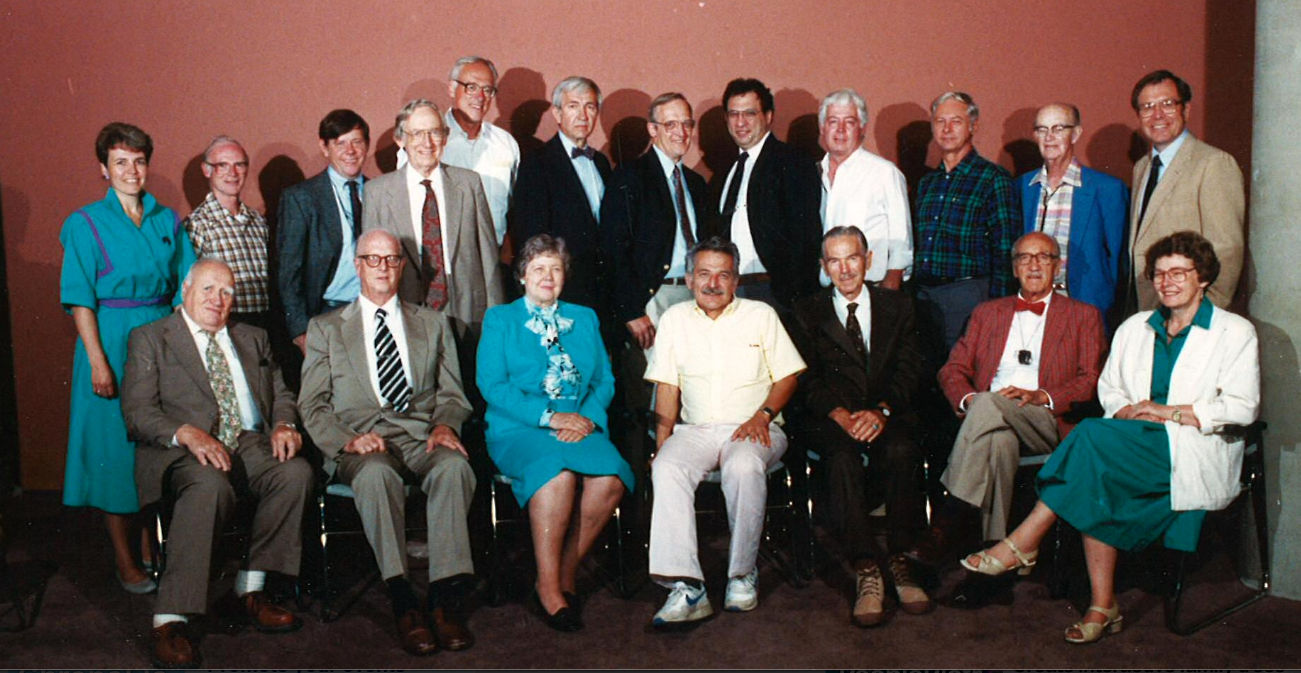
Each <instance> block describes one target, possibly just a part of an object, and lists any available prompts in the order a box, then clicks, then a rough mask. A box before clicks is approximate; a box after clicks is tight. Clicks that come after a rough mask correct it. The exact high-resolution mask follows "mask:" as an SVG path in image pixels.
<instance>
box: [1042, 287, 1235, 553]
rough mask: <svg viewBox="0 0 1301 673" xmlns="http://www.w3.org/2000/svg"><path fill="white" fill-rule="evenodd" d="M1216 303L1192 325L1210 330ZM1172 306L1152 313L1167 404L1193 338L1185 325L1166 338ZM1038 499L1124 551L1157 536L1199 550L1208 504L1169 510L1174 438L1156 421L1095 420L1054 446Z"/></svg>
mask: <svg viewBox="0 0 1301 673" xmlns="http://www.w3.org/2000/svg"><path fill="white" fill-rule="evenodd" d="M1211 311H1212V309H1211V302H1210V300H1208V299H1203V300H1202V304H1201V306H1199V307H1198V309H1197V314H1196V315H1195V316H1193V322H1192V324H1193V325H1197V326H1198V327H1201V328H1208V327H1209V326H1210V324H1211ZM1168 316H1169V312H1168V310H1167V309H1165V308H1161V309H1160V310H1157V311H1153V312H1152V316H1151V317H1150V318H1149V319H1148V324H1149V325H1151V326H1152V328H1153V329H1154V330H1156V338H1155V339H1154V343H1153V345H1152V348H1153V357H1152V390H1151V393H1152V394H1151V399H1152V401H1153V402H1156V403H1158V404H1165V403H1166V399H1167V396H1168V395H1169V393H1170V375H1171V374H1172V373H1173V372H1174V368H1175V364H1176V363H1177V361H1178V360H1179V353H1180V351H1182V350H1183V347H1184V343H1185V342H1186V341H1187V338H1188V331H1189V329H1190V327H1185V328H1184V329H1183V330H1182V331H1180V332H1179V333H1178V334H1176V335H1175V336H1174V338H1173V339H1171V340H1170V342H1169V343H1166V340H1167V334H1166V329H1165V321H1166V319H1167V317H1168ZM1037 484H1038V488H1039V499H1040V500H1042V501H1043V503H1044V504H1045V505H1047V506H1048V507H1049V508H1050V509H1052V511H1054V512H1056V513H1057V515H1058V516H1060V517H1061V518H1062V519H1063V520H1064V521H1066V523H1069V524H1070V525H1071V526H1073V527H1074V528H1075V529H1076V530H1078V531H1080V532H1081V533H1084V534H1086V535H1089V536H1091V537H1094V538H1097V539H1098V540H1101V541H1102V542H1105V543H1107V544H1109V545H1111V546H1113V547H1115V548H1117V549H1124V550H1137V549H1143V548H1145V547H1147V546H1149V545H1151V544H1152V543H1153V542H1155V541H1156V540H1157V539H1159V538H1160V539H1163V541H1164V543H1165V546H1166V547H1169V548H1170V549H1177V550H1180V551H1196V550H1197V540H1198V538H1199V537H1200V536H1201V530H1202V521H1203V520H1204V519H1205V518H1206V511H1205V510H1184V511H1178V512H1176V511H1174V510H1173V509H1171V508H1170V436H1169V435H1168V434H1167V433H1166V429H1165V426H1164V425H1163V424H1161V423H1154V422H1151V421H1135V420H1120V419H1115V418H1089V419H1085V420H1084V422H1082V423H1080V424H1079V425H1078V426H1076V427H1075V429H1074V430H1072V431H1071V433H1070V434H1069V435H1067V436H1066V439H1065V440H1064V441H1063V442H1062V443H1061V445H1060V446H1058V447H1057V449H1056V450H1055V451H1053V453H1052V456H1051V457H1050V458H1049V459H1048V462H1046V463H1044V466H1043V468H1042V469H1041V470H1040V471H1039V475H1038V477H1037Z"/></svg>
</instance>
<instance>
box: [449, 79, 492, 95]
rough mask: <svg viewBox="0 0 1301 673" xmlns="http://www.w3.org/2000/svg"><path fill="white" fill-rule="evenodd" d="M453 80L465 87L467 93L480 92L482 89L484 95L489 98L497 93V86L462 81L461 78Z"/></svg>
mask: <svg viewBox="0 0 1301 673" xmlns="http://www.w3.org/2000/svg"><path fill="white" fill-rule="evenodd" d="M452 81H453V82H456V83H457V84H460V85H461V86H463V87H465V93H468V94H470V95H471V96H473V95H475V94H477V93H479V92H480V91H482V92H483V95H484V96H485V97H487V98H492V97H493V96H496V95H497V87H495V86H482V85H479V84H475V83H474V82H462V81H461V80H459V79H454V80H452Z"/></svg>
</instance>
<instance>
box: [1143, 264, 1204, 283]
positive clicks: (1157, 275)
mask: <svg viewBox="0 0 1301 673" xmlns="http://www.w3.org/2000/svg"><path fill="white" fill-rule="evenodd" d="M1196 270H1197V269H1196V268H1194V267H1191V266H1190V267H1186V268H1183V269H1166V270H1165V271H1155V272H1153V273H1152V282H1154V283H1160V282H1161V281H1163V280H1168V281H1170V282H1172V283H1182V282H1184V281H1185V280H1188V274H1190V273H1192V272H1194V271H1196Z"/></svg>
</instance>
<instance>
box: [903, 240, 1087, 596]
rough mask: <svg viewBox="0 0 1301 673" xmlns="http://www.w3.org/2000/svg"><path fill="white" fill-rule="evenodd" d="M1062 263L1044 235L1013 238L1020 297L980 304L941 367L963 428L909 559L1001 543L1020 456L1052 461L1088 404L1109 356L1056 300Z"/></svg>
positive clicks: (1072, 309) (936, 560) (1071, 306)
mask: <svg viewBox="0 0 1301 673" xmlns="http://www.w3.org/2000/svg"><path fill="white" fill-rule="evenodd" d="M1060 256H1061V252H1060V249H1059V248H1058V247H1057V241H1055V240H1053V238H1052V237H1051V236H1048V235H1047V234H1044V233H1040V232H1032V233H1029V234H1025V235H1023V236H1021V237H1020V238H1019V239H1017V240H1016V243H1015V244H1014V245H1013V247H1012V265H1013V268H1012V272H1013V274H1014V275H1015V276H1016V279H1017V280H1018V281H1019V282H1020V286H1021V289H1020V292H1019V293H1018V294H1017V295H1016V296H1014V297H1003V298H1000V299H993V300H990V301H987V302H985V303H983V304H980V305H979V306H977V307H976V309H975V310H974V311H973V312H972V314H971V320H970V322H969V323H968V324H967V330H966V332H965V333H964V334H963V335H962V337H961V338H960V339H959V340H958V343H957V344H956V345H955V346H954V347H953V352H952V353H951V354H950V355H949V360H948V362H946V363H945V364H944V366H943V367H942V368H941V369H940V373H939V380H940V386H941V387H942V388H943V389H944V394H945V396H946V397H947V398H948V400H949V403H950V404H951V405H952V408H953V410H954V412H956V413H957V415H958V416H959V417H960V418H962V427H961V429H959V431H958V437H957V440H956V441H954V443H953V452H952V453H951V454H950V455H949V461H948V467H947V468H946V469H945V470H944V474H943V476H942V477H941V478H940V481H941V482H942V483H943V484H944V486H945V488H947V489H948V495H947V496H945V497H944V499H943V501H942V502H941V503H940V505H939V507H937V508H936V510H935V513H934V517H933V519H932V531H931V535H930V536H929V537H928V538H927V539H925V540H923V541H922V544H920V545H919V546H918V547H917V548H916V549H914V550H912V551H911V552H910V556H912V557H914V558H916V559H917V560H920V561H922V562H925V563H928V564H930V565H939V564H941V563H943V562H944V561H946V560H948V559H949V558H950V554H951V553H952V552H953V551H955V550H957V549H959V548H962V549H965V548H966V547H965V545H966V544H970V543H971V542H972V538H971V536H972V535H974V534H975V533H977V532H979V533H981V534H982V535H983V539H985V540H993V541H997V540H1001V539H1003V538H1004V537H1005V536H1006V535H1007V531H1008V528H1009V526H1008V517H1009V514H1010V511H1011V509H1012V485H1013V484H1012V482H1013V479H1014V477H1015V476H1016V470H1017V465H1018V461H1019V460H1020V457H1021V454H1022V451H1023V450H1025V451H1029V452H1030V453H1050V452H1051V451H1052V450H1053V449H1054V448H1056V446H1057V444H1058V442H1059V441H1060V440H1061V439H1062V438H1063V437H1065V436H1066V433H1068V432H1070V430H1071V427H1072V424H1071V423H1070V422H1069V421H1067V420H1066V418H1065V417H1064V414H1066V413H1067V412H1068V411H1070V410H1071V407H1072V406H1073V405H1075V404H1077V403H1085V402H1088V401H1089V400H1092V399H1094V396H1095V394H1096V389H1097V384H1098V375H1099V373H1100V372H1101V369H1102V362H1103V358H1104V355H1105V354H1106V349H1107V341H1106V336H1105V334H1104V332H1103V328H1102V316H1101V314H1099V312H1098V309H1097V308H1095V307H1093V306H1090V305H1088V304H1085V303H1083V302H1080V301H1077V300H1074V299H1071V298H1070V297H1066V296H1063V295H1060V294H1056V293H1054V292H1053V278H1054V277H1055V276H1056V274H1057V271H1058V267H1059V266H1060ZM957 545H963V546H961V547H959V546H957ZM1027 565H1030V564H1027ZM959 595H960V594H959Z"/></svg>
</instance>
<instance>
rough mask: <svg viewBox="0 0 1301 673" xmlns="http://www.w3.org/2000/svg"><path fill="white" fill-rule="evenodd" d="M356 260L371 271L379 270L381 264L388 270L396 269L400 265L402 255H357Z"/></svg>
mask: <svg viewBox="0 0 1301 673" xmlns="http://www.w3.org/2000/svg"><path fill="white" fill-rule="evenodd" d="M357 259H360V260H361V261H363V262H365V263H366V266H369V267H370V268H372V269H375V268H379V265H380V263H383V264H384V265H385V266H387V267H388V268H390V269H396V268H397V267H398V265H399V264H401V263H402V255H357Z"/></svg>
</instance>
